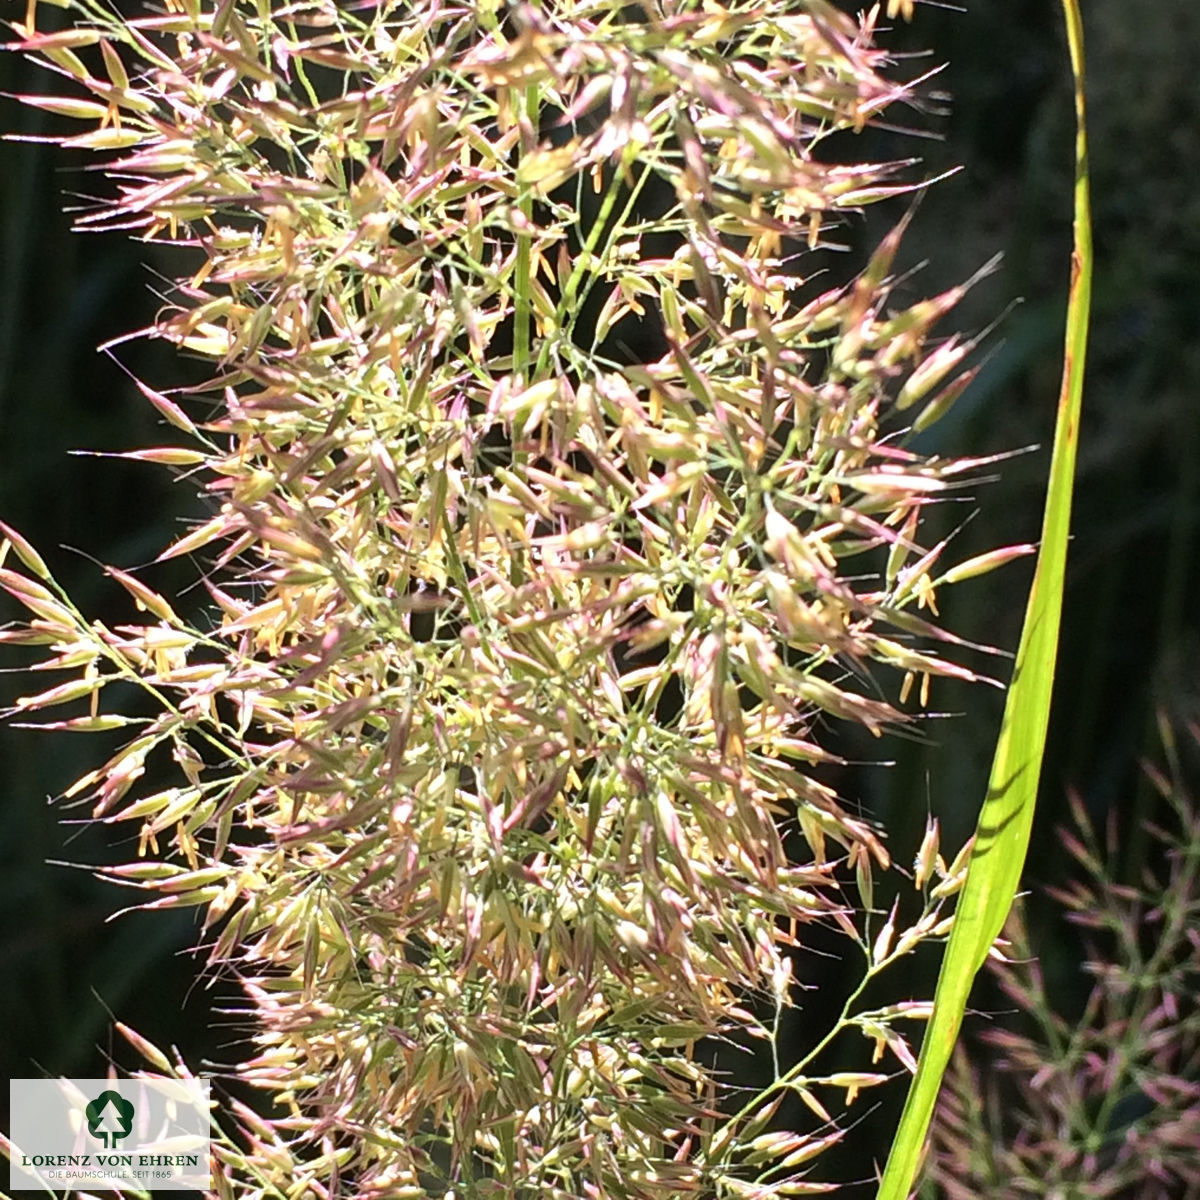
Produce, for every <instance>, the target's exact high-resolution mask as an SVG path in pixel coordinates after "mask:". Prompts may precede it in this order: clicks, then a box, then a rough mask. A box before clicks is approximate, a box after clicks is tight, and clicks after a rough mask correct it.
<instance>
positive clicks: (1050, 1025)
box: [930, 722, 1200, 1200]
mask: <svg viewBox="0 0 1200 1200" xmlns="http://www.w3.org/2000/svg"><path fill="white" fill-rule="evenodd" d="M1161 728H1162V731H1163V735H1164V744H1165V748H1166V761H1167V769H1166V770H1165V771H1160V770H1158V769H1156V768H1148V771H1149V774H1150V778H1151V780H1152V781H1153V782H1154V784H1155V787H1156V789H1157V791H1158V793H1159V795H1160V796H1161V798H1162V809H1163V821H1162V823H1161V824H1153V825H1149V826H1148V834H1149V844H1150V849H1149V852H1148V854H1147V856H1146V860H1147V864H1148V865H1147V867H1146V870H1145V872H1144V874H1143V877H1142V878H1141V879H1140V880H1139V881H1138V882H1137V883H1136V884H1135V885H1127V884H1124V883H1121V882H1120V881H1119V880H1118V878H1117V877H1116V875H1115V868H1116V865H1117V863H1118V861H1119V843H1118V837H1117V834H1118V830H1117V825H1116V822H1115V820H1114V821H1111V822H1110V823H1109V828H1108V831H1107V836H1106V838H1104V839H1103V841H1102V839H1101V838H1100V837H1098V836H1097V834H1096V832H1095V830H1094V828H1093V826H1092V822H1091V820H1090V819H1089V817H1088V814H1087V810H1086V808H1085V806H1084V804H1083V801H1082V799H1081V798H1080V797H1078V796H1074V797H1072V811H1073V814H1074V818H1075V826H1076V831H1075V832H1070V833H1066V834H1065V835H1064V840H1065V843H1066V846H1067V848H1068V850H1069V851H1070V853H1071V855H1072V857H1073V858H1074V859H1075V862H1076V864H1077V869H1078V878H1076V879H1075V880H1073V881H1071V882H1070V883H1069V884H1068V885H1067V886H1066V887H1062V888H1051V889H1049V891H1050V894H1051V896H1052V897H1053V899H1054V900H1055V901H1056V902H1057V903H1058V904H1060V905H1061V906H1062V907H1063V908H1064V909H1065V911H1066V912H1067V914H1068V917H1069V919H1070V920H1071V921H1072V922H1073V923H1074V924H1076V925H1078V926H1079V927H1080V928H1082V929H1083V930H1085V931H1086V936H1087V946H1088V948H1087V953H1088V962H1087V964H1086V968H1085V969H1086V970H1087V971H1088V972H1089V973H1090V974H1091V975H1093V976H1094V977H1095V983H1094V984H1093V986H1092V989H1091V992H1090V994H1089V996H1088V998H1087V1002H1086V1004H1085V1006H1084V1009H1083V1012H1082V1013H1081V1014H1080V1015H1079V1016H1078V1017H1068V1016H1065V1015H1064V1014H1063V1012H1062V1010H1061V1006H1060V1005H1059V1004H1057V1003H1056V1001H1055V999H1054V998H1053V997H1052V996H1051V995H1050V994H1049V993H1048V992H1047V988H1046V983H1045V980H1044V978H1043V975H1042V971H1041V969H1040V967H1039V965H1038V962H1037V959H1036V958H1034V957H1033V956H1032V951H1031V949H1030V945H1029V939H1028V937H1027V935H1026V934H1025V931H1024V928H1023V925H1022V924H1021V922H1020V921H1019V920H1017V919H1014V920H1013V921H1012V922H1011V923H1010V933H1011V934H1012V935H1013V936H1012V946H1011V949H1010V952H1009V953H1010V956H1011V957H1010V960H1009V961H1007V962H1004V963H1002V964H1001V963H997V962H993V963H992V971H993V973H994V974H995V976H996V978H997V980H998V981H999V983H1000V984H1001V986H1002V987H1003V989H1004V992H1005V994H1006V995H1007V996H1008V997H1010V998H1011V999H1012V1001H1013V1003H1014V1004H1015V1005H1016V1008H1017V1012H1018V1013H1019V1014H1021V1016H1022V1017H1023V1018H1024V1019H1025V1021H1024V1027H1023V1028H1022V1029H1021V1030H1019V1031H1018V1030H1017V1029H1012V1028H998V1029H995V1030H989V1031H987V1032H986V1033H984V1034H983V1035H982V1036H981V1038H980V1042H981V1045H980V1047H979V1053H978V1054H976V1055H973V1056H972V1057H971V1060H968V1058H967V1056H966V1055H965V1054H961V1055H960V1057H959V1059H958V1061H957V1064H956V1069H955V1071H954V1073H953V1074H952V1075H951V1076H950V1078H949V1086H948V1087H947V1089H946V1090H945V1091H944V1092H943V1094H942V1101H941V1107H940V1111H939V1113H938V1116H937V1120H936V1122H935V1124H934V1132H933V1152H932V1153H931V1155H930V1182H931V1184H932V1185H933V1186H934V1187H935V1188H936V1194H937V1195H940V1196H945V1197H946V1198H947V1200H968V1198H969V1200H976V1198H977V1197H985V1198H987V1197H996V1198H997V1200H1000V1198H1001V1197H1003V1198H1004V1200H1011V1198H1014V1197H1019V1196H1040V1197H1045V1198H1046V1200H1054V1198H1057V1197H1075V1196H1079V1197H1084V1196H1086V1197H1089V1198H1091V1197H1094V1198H1095V1200H1104V1198H1107V1197H1126V1196H1136V1197H1138V1200H1172V1198H1173V1197H1181V1196H1192V1195H1196V1194H1197V1193H1198V1191H1200V1004H1198V1003H1197V997H1198V996H1200V812H1198V811H1197V809H1196V805H1195V801H1194V799H1193V798H1192V795H1191V784H1190V783H1189V781H1190V780H1194V778H1195V773H1196V768H1197V766H1200V755H1198V753H1197V752H1198V751H1200V727H1198V726H1196V725H1191V726H1189V728H1188V736H1187V737H1186V738H1184V739H1182V740H1181V742H1177V741H1176V736H1175V731H1174V729H1173V728H1172V726H1171V725H1170V724H1168V723H1166V722H1163V723H1162V725H1161ZM1006 1024H1007V1022H1006ZM985 1055H986V1058H985Z"/></svg>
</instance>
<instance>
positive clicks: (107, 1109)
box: [83, 1090, 133, 1150]
mask: <svg viewBox="0 0 1200 1200" xmlns="http://www.w3.org/2000/svg"><path fill="white" fill-rule="evenodd" d="M83 1111H84V1115H85V1116H86V1117H87V1123H88V1133H90V1134H91V1135H92V1137H98V1138H99V1139H100V1140H101V1141H102V1142H103V1143H104V1147H105V1149H106V1150H115V1149H116V1146H117V1142H118V1140H119V1139H121V1138H123V1137H128V1136H129V1131H130V1129H132V1128H133V1104H132V1103H131V1102H130V1101H129V1100H126V1099H125V1097H124V1096H122V1095H121V1094H120V1093H119V1092H114V1091H112V1090H109V1091H107V1092H101V1093H100V1095H98V1096H97V1097H96V1098H95V1100H93V1101H92V1102H91V1103H90V1104H89V1105H88V1106H87V1108H85V1109H84V1110H83Z"/></svg>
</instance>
